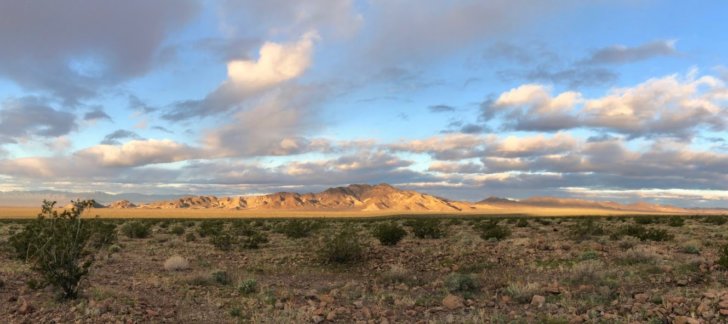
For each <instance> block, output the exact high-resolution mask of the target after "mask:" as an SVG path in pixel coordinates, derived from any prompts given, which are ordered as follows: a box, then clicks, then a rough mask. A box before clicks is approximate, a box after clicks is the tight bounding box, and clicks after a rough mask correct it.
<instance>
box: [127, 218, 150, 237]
mask: <svg viewBox="0 0 728 324" xmlns="http://www.w3.org/2000/svg"><path fill="white" fill-rule="evenodd" d="M121 233H122V234H124V235H126V237H128V238H147V237H149V235H150V234H151V233H152V229H151V225H150V224H149V223H146V222H140V221H133V222H126V223H124V225H122V226H121Z"/></svg>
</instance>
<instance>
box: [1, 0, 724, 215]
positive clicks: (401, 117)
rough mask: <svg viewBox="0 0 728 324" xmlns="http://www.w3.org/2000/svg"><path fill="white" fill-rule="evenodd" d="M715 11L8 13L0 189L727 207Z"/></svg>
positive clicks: (567, 6)
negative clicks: (383, 194)
mask: <svg viewBox="0 0 728 324" xmlns="http://www.w3.org/2000/svg"><path fill="white" fill-rule="evenodd" d="M727 11H728V5H727V4H725V3H724V2H721V1H702V2H700V3H687V2H683V1H650V0H644V1H626V0H625V1H575V0H574V1H567V0H564V1H548V2H546V1H533V0H517V1H465V0H462V1H448V2H421V1H413V0H394V1H392V0H388V1H385V0H366V1H355V0H316V1H306V2H301V1H288V0H273V1H265V2H260V1H253V0H226V1H196V0H179V1H178V0H161V1H155V2H149V1H142V0H132V1H124V2H119V3H108V2H99V1H90V0H74V1H70V2H67V3H64V4H60V3H59V4H53V3H51V4H40V3H30V2H22V1H14V2H12V1H7V2H3V3H2V4H0V44H2V48H3V51H2V52H0V179H2V183H1V184H0V190H40V189H52V190H64V191H96V190H98V191H105V192H110V193H120V192H138V193H163V194H180V195H183V194H222V195H235V194H250V193H264V192H272V191H278V190H293V191H316V190H320V189H323V188H326V187H330V186H337V185H347V184H350V183H380V182H387V183H391V184H393V185H397V186H401V187H404V188H410V189H416V190H421V191H425V192H429V193H433V194H437V195H441V196H444V197H448V198H453V199H466V200H478V199H482V198H485V197H487V196H491V195H496V196H505V197H511V198H523V197H529V196H543V195H551V196H564V197H577V198H588V199H609V200H617V201H623V202H631V201H636V200H646V201H653V202H658V203H671V204H678V205H684V206H726V205H728V192H727V191H726V189H728V175H727V174H726V172H725V170H728V142H726V141H727V140H728V136H727V132H726V129H727V127H728V86H727V85H726V82H728V62H725V57H727V55H726V54H728V39H727V38H725V37H723V36H722V35H721V34H722V32H721V31H724V30H728V26H727V25H728V22H726V21H725V19H722V18H723V17H722V14H723V13H725V12H727Z"/></svg>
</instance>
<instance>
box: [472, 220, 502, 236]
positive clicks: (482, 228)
mask: <svg viewBox="0 0 728 324" xmlns="http://www.w3.org/2000/svg"><path fill="white" fill-rule="evenodd" d="M474 227H475V230H476V231H477V232H478V233H479V234H480V238H482V239H484V240H486V241H489V240H495V241H500V240H502V239H505V238H507V237H509V236H511V230H510V229H509V228H508V227H505V226H502V225H498V221H497V220H490V221H487V222H482V223H480V224H477V225H475V226H474Z"/></svg>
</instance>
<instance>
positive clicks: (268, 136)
mask: <svg viewBox="0 0 728 324" xmlns="http://www.w3.org/2000/svg"><path fill="white" fill-rule="evenodd" d="M325 96H326V93H325V90H323V89H321V88H318V87H315V86H299V85H289V86H286V87H283V88H281V89H277V90H274V91H272V92H270V93H268V94H267V95H265V96H264V97H263V98H262V100H261V101H260V102H259V103H258V105H257V106H255V107H253V108H249V109H246V110H243V111H240V112H238V113H237V114H235V116H234V117H233V118H232V122H231V123H229V124H226V125H222V126H220V127H218V128H216V129H212V130H209V131H208V132H206V134H205V137H204V142H205V145H206V147H208V148H210V149H211V150H212V151H215V152H217V154H219V155H221V156H258V155H290V154H298V153H303V152H307V151H310V150H314V149H316V147H318V148H321V146H320V145H319V144H320V142H318V141H310V140H308V139H307V138H306V137H307V135H308V134H310V132H311V131H312V130H314V129H317V128H318V127H320V126H321V125H322V123H323V122H325V121H324V120H322V119H321V117H320V116H317V115H316V114H315V111H314V109H315V107H316V105H317V104H320V103H321V101H322V100H323V98H324V97H325Z"/></svg>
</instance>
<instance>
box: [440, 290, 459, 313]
mask: <svg viewBox="0 0 728 324" xmlns="http://www.w3.org/2000/svg"><path fill="white" fill-rule="evenodd" d="M442 306H445V308H447V309H449V310H455V309H458V308H461V307H463V300H462V299H461V298H460V297H458V296H455V295H453V294H448V295H447V296H445V298H443V299H442Z"/></svg>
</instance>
